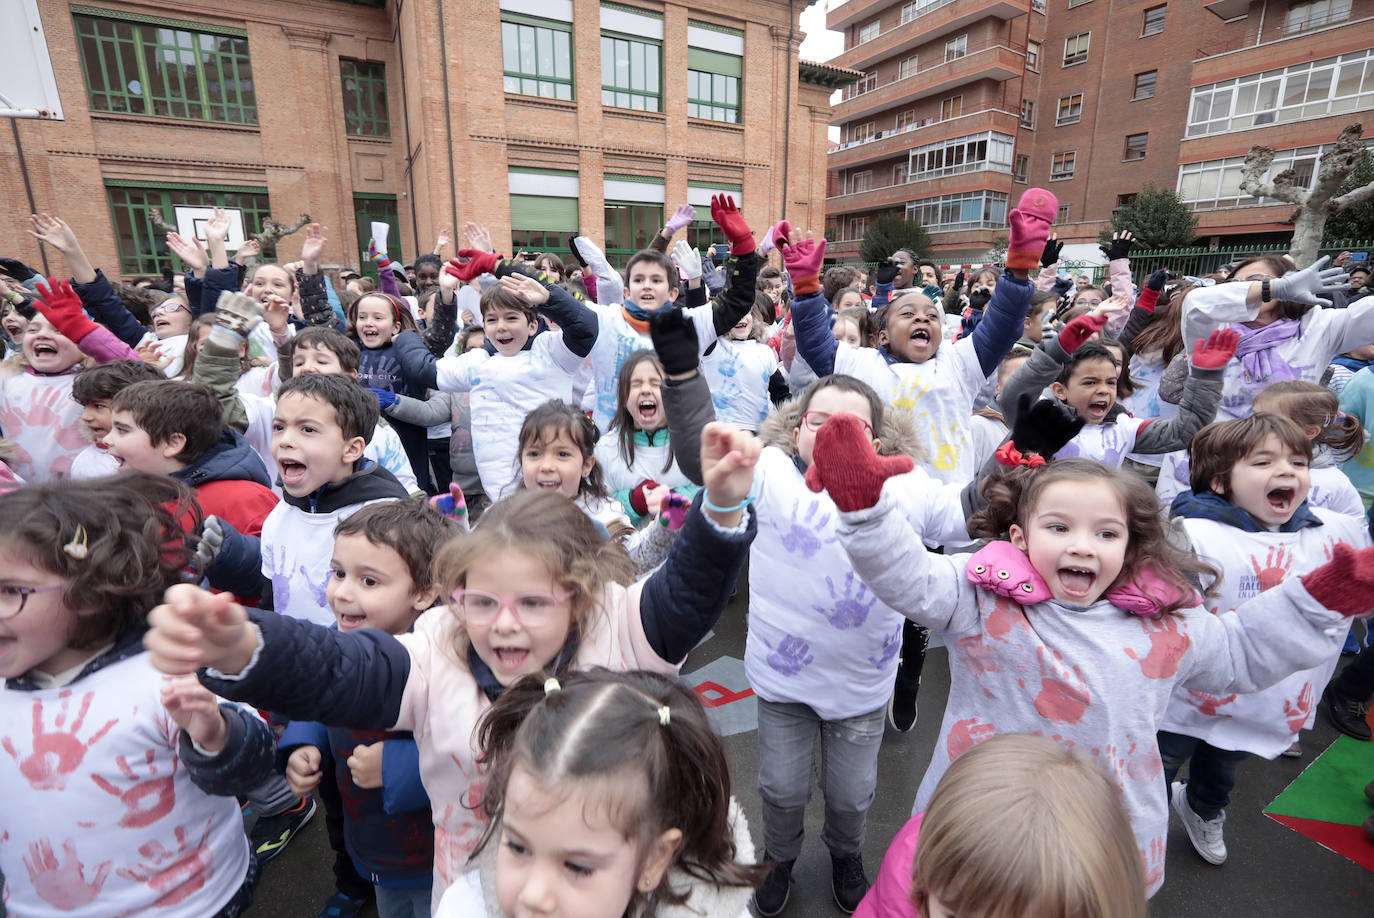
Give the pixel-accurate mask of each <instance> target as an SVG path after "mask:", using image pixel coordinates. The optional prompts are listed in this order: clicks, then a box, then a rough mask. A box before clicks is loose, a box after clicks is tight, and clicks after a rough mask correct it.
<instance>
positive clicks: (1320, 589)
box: [1302, 542, 1374, 615]
mask: <svg viewBox="0 0 1374 918" xmlns="http://www.w3.org/2000/svg"><path fill="white" fill-rule="evenodd" d="M1302 585H1303V586H1304V587H1306V589H1307V592H1309V593H1311V594H1312V598H1313V599H1315V600H1316V601H1317V602H1319V603H1321V604H1322V605H1324V606H1326V607H1327V608H1328V609H1330V610H1331V611H1332V612H1339V613H1341V614H1342V615H1362V614H1364V613H1365V612H1368V611H1369V610H1370V609H1371V608H1374V600H1371V599H1370V598H1369V597H1370V596H1371V595H1374V547H1371V548H1362V549H1360V550H1358V551H1356V550H1355V549H1354V548H1352V547H1351V546H1350V545H1349V544H1348V543H1346V542H1337V543H1336V547H1335V548H1334V549H1332V551H1331V560H1330V561H1328V562H1326V563H1325V564H1323V565H1322V566H1321V567H1319V568H1317V569H1316V570H1314V571H1312V572H1311V573H1309V574H1304V575H1303V577H1302Z"/></svg>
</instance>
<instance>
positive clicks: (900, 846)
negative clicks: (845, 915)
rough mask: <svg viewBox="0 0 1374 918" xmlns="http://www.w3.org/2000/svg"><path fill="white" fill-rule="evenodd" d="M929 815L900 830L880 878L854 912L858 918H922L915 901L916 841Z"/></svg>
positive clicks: (890, 848)
mask: <svg viewBox="0 0 1374 918" xmlns="http://www.w3.org/2000/svg"><path fill="white" fill-rule="evenodd" d="M925 815H926V814H925V813H924V812H920V813H917V814H916V815H915V816H912V817H911V818H910V819H908V820H907V822H906V825H904V826H902V827H901V828H900V829H898V830H897V835H896V836H895V837H894V838H893V839H892V844H890V845H888V846H887V854H884V855H883V866H881V867H879V868H878V876H877V878H876V879H875V880H874V881H873V885H872V886H870V887H869V888H868V894H867V895H865V896H864V898H863V901H862V902H860V903H859V907H858V908H857V909H855V910H854V918H921V912H920V910H919V909H917V908H916V906H915V904H914V903H913V902H912V901H911V865H912V864H913V863H914V862H915V860H916V840H917V838H918V837H919V836H920V834H921V820H922V819H923V818H924V817H925Z"/></svg>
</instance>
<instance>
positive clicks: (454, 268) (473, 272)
mask: <svg viewBox="0 0 1374 918" xmlns="http://www.w3.org/2000/svg"><path fill="white" fill-rule="evenodd" d="M458 258H466V259H468V261H467V262H466V263H464V262H461V261H459V260H458ZM458 258H450V259H449V260H448V267H447V268H445V270H447V271H448V273H450V274H452V275H453V276H454V277H456V278H458V279H459V280H465V281H470V280H472V279H474V278H475V277H477V275H479V274H491V273H492V272H493V271H495V270H496V263H497V262H498V261H500V260H501V256H500V255H497V254H496V253H495V252H483V251H482V250H481V249H459V250H458Z"/></svg>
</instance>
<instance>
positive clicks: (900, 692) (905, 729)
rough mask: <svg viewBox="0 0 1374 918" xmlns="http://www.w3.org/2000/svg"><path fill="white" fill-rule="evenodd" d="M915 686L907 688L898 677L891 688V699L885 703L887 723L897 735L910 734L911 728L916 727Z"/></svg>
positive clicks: (917, 686) (916, 686)
mask: <svg viewBox="0 0 1374 918" xmlns="http://www.w3.org/2000/svg"><path fill="white" fill-rule="evenodd" d="M918 688H920V685H919V683H918V684H917V685H914V686H911V687H907V686H905V685H903V684H902V679H901V678H900V677H898V679H897V684H896V685H894V686H893V687H892V697H891V698H890V699H889V700H888V702H887V723H888V726H890V727H891V728H892V729H894V730H896V731H897V732H898V733H910V732H911V728H912V727H914V726H916V690H917V689H918Z"/></svg>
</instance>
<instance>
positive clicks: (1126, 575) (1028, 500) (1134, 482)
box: [968, 459, 1221, 612]
mask: <svg viewBox="0 0 1374 918" xmlns="http://www.w3.org/2000/svg"><path fill="white" fill-rule="evenodd" d="M1063 481H1067V482H1070V483H1072V484H1075V485H1081V484H1084V483H1086V482H1090V481H1103V482H1106V483H1107V484H1108V485H1109V486H1110V487H1111V488H1112V489H1113V490H1114V491H1116V493H1117V496H1118V497H1120V498H1121V506H1122V509H1124V510H1125V511H1126V557H1125V559H1124V561H1123V563H1122V565H1121V573H1120V575H1119V576H1118V577H1117V579H1116V581H1115V582H1114V583H1113V584H1112V586H1113V587H1114V586H1116V585H1117V584H1120V583H1125V582H1127V581H1130V580H1133V579H1135V577H1136V575H1137V574H1138V573H1140V572H1141V571H1143V570H1144V569H1145V568H1146V567H1150V568H1152V572H1153V573H1154V574H1155V575H1156V576H1158V577H1159V578H1160V579H1161V580H1163V581H1165V582H1166V583H1168V584H1169V585H1170V586H1172V587H1173V588H1174V589H1175V590H1176V591H1178V594H1179V595H1180V596H1183V597H1191V596H1192V595H1193V592H1194V591H1195V590H1197V589H1198V584H1199V583H1201V584H1203V585H1206V586H1208V587H1211V586H1215V584H1217V583H1218V582H1220V580H1221V572H1220V571H1218V570H1217V569H1216V568H1215V567H1213V566H1212V565H1210V564H1208V563H1207V562H1205V561H1203V560H1202V559H1201V558H1199V557H1198V556H1197V555H1195V554H1193V553H1192V552H1191V551H1189V550H1186V549H1183V548H1180V547H1178V546H1177V545H1176V544H1174V542H1172V541H1171V540H1170V539H1169V529H1168V524H1167V522H1166V521H1165V519H1164V516H1163V514H1162V513H1161V512H1160V509H1159V498H1158V497H1156V496H1155V492H1154V489H1153V488H1151V487H1150V485H1149V484H1148V483H1147V482H1146V481H1145V479H1143V478H1141V477H1140V476H1139V475H1137V474H1136V473H1135V472H1132V471H1128V470H1126V469H1117V468H1109V467H1107V466H1105V465H1103V464H1102V463H1100V462H1094V461H1093V460H1091V459H1059V460H1056V461H1054V462H1051V463H1049V464H1048V465H1045V466H1042V467H1040V468H1037V469H1032V468H1028V467H1025V466H1019V467H1017V468H1014V469H1012V470H1011V471H1009V472H1005V473H1000V474H994V475H989V476H988V477H987V478H985V479H984V480H983V484H982V486H981V491H982V495H983V498H984V499H985V500H986V501H987V506H986V507H985V508H984V509H983V510H981V511H979V512H978V513H975V514H974V515H973V516H972V517H970V518H969V521H968V529H969V532H970V533H971V534H972V535H974V536H978V537H981V538H988V539H1005V538H1007V535H1008V531H1009V530H1010V529H1011V525H1012V523H1015V524H1017V525H1018V526H1020V527H1021V528H1022V529H1023V530H1024V529H1025V528H1026V525H1027V522H1028V520H1029V519H1030V515H1031V511H1032V510H1034V509H1035V504H1036V501H1038V500H1039V499H1040V495H1041V493H1043V492H1044V490H1045V489H1046V488H1048V487H1049V486H1050V485H1052V484H1057V483H1059V482H1063ZM1184 601H1187V600H1181V601H1178V602H1174V603H1172V604H1170V605H1168V606H1166V607H1164V608H1163V609H1161V610H1160V611H1162V612H1175V611H1177V610H1179V609H1180V608H1184V606H1183V602H1184Z"/></svg>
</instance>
